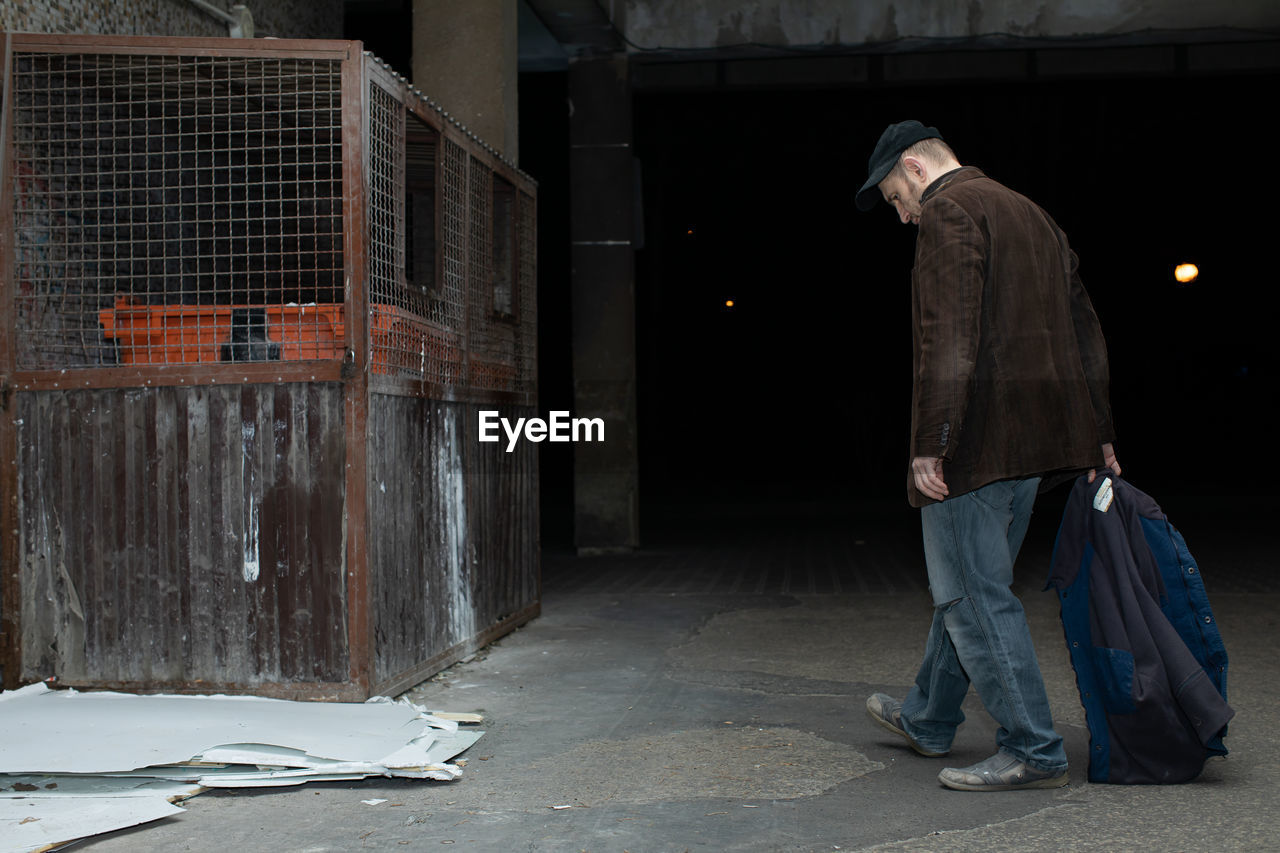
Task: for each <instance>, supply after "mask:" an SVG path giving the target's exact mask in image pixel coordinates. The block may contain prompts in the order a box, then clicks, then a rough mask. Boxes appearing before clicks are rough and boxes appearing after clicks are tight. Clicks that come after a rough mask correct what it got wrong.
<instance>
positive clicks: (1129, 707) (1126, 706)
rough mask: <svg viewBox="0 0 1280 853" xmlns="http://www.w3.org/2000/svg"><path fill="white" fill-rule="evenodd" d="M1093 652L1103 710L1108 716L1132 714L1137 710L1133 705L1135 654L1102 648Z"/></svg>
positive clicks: (1097, 648) (1122, 650)
mask: <svg viewBox="0 0 1280 853" xmlns="http://www.w3.org/2000/svg"><path fill="white" fill-rule="evenodd" d="M1092 651H1093V669H1094V672H1095V673H1096V674H1097V676H1098V692H1099V693H1101V694H1102V696H1101V698H1102V706H1103V708H1105V709H1106V711H1107V713H1108V714H1132V713H1133V712H1134V711H1136V710H1137V708H1136V707H1135V706H1134V704H1133V652H1126V651H1125V650H1124V649H1108V648H1105V647H1102V646H1099V647H1096V648H1094V649H1093V650H1092Z"/></svg>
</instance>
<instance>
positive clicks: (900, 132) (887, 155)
mask: <svg viewBox="0 0 1280 853" xmlns="http://www.w3.org/2000/svg"><path fill="white" fill-rule="evenodd" d="M941 138H942V134H941V133H938V129H937V128H936V127H925V126H924V125H923V124H921V123H920V122H918V121H915V120H914V119H912V120H909V121H900V122H898V123H897V124H891V125H889V126H888V127H887V128H885V131H884V133H882V134H880V141H879V142H877V143H876V150H875V151H872V152H871V159H870V160H868V161H867V182H866V183H865V184H863V185H862V189H860V190H858V194H857V195H856V196H854V197H853V201H854V204H856V205H857V206H858V210H870V209H871V208H873V207H875V206H876V202H877V201H879V200H880V188H879V184H880V182H881V181H883V180H884V179H885V177H886V176H887V175H888V174H889V172H891V171H892V170H893V167H894V166H895V165H897V163H898V155H900V154H901V153H902V152H903V151H906V150H907V149H908V148H910V147H911V146H912V145H915V144H916V143H917V142H919V141H920V140H921V139H941Z"/></svg>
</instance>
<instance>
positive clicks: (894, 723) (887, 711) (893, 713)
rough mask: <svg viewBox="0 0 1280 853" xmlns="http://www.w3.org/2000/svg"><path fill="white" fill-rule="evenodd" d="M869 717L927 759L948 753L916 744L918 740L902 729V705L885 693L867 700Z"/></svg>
mask: <svg viewBox="0 0 1280 853" xmlns="http://www.w3.org/2000/svg"><path fill="white" fill-rule="evenodd" d="M867 716H868V717H870V718H871V719H873V720H875V721H876V722H877V723H879V724H880V725H882V726H884V727H885V728H886V729H888V730H889V731H891V732H893V733H894V734H895V735H897V736H898V737H901V738H905V739H906V741H907V743H908V744H910V745H911V748H912V749H914V750H915V751H916V752H918V753H920V754H921V755H923V756H925V757H926V758H939V757H941V756H943V755H946V754H947V753H946V752H934V751H933V750H931V749H925V748H924V747H923V746H921V745H920V744H918V743H916V739H915V738H913V737H912V736H911V735H909V734H907V730H906V729H904V728H903V727H902V703H901V702H899V701H898V700H897V699H894V698H893V697H892V696H888V695H886V694H884V693H874V694H872V695H871V696H870V697H869V698H868V699H867Z"/></svg>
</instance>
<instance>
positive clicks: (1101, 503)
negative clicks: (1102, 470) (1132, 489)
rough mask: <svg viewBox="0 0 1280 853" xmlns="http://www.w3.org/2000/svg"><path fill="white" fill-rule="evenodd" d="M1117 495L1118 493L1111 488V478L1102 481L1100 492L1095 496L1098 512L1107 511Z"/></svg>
mask: <svg viewBox="0 0 1280 853" xmlns="http://www.w3.org/2000/svg"><path fill="white" fill-rule="evenodd" d="M1115 496H1116V493H1115V492H1114V491H1113V490H1112V488H1111V478H1110V477H1107V478H1106V479H1104V480H1103V481H1102V485H1101V486H1098V493H1097V494H1096V495H1094V496H1093V508H1094V509H1096V510H1097V511H1098V512H1106V511H1107V510H1109V509H1111V501H1112V499H1113V498H1115Z"/></svg>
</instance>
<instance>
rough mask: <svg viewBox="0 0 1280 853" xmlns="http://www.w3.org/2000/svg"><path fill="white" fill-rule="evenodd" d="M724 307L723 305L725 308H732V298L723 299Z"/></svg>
mask: <svg viewBox="0 0 1280 853" xmlns="http://www.w3.org/2000/svg"><path fill="white" fill-rule="evenodd" d="M724 307H725V308H732V307H733V300H732V299H726V300H725V301H724Z"/></svg>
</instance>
